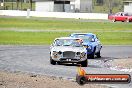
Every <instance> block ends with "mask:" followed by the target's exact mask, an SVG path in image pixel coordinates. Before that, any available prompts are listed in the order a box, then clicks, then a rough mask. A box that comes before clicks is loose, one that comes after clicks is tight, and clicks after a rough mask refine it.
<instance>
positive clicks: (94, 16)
mask: <svg viewBox="0 0 132 88" xmlns="http://www.w3.org/2000/svg"><path fill="white" fill-rule="evenodd" d="M0 15H7V16H27V11H18V10H0ZM29 15H30V16H34V17H55V18H75V19H108V14H105V13H104V14H103V13H66V12H38V11H30V13H29Z"/></svg>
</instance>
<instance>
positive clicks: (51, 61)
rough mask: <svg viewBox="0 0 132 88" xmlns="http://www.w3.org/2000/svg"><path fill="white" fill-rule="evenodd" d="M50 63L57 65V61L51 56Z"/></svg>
mask: <svg viewBox="0 0 132 88" xmlns="http://www.w3.org/2000/svg"><path fill="white" fill-rule="evenodd" d="M50 64H52V65H55V64H56V61H54V60H53V59H52V58H51V57H50Z"/></svg>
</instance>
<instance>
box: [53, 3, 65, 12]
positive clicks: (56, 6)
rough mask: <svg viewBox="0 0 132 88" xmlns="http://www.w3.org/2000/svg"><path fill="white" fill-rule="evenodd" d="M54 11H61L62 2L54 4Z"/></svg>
mask: <svg viewBox="0 0 132 88" xmlns="http://www.w3.org/2000/svg"><path fill="white" fill-rule="evenodd" d="M54 12H63V4H54Z"/></svg>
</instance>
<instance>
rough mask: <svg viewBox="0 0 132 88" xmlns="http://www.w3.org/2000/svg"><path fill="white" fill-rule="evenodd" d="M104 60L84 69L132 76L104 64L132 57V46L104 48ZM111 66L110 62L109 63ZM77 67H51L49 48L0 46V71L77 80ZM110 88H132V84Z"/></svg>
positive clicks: (93, 62)
mask: <svg viewBox="0 0 132 88" xmlns="http://www.w3.org/2000/svg"><path fill="white" fill-rule="evenodd" d="M101 55H102V58H96V59H90V60H89V62H88V64H89V65H88V67H85V68H84V69H85V70H86V71H87V73H93V74H96V73H98V74H100V73H102V74H122V73H127V74H132V73H131V72H123V71H117V70H111V69H109V68H108V67H107V66H108V65H106V64H105V63H104V62H105V61H109V60H113V59H120V58H128V57H132V46H103V49H102V51H101ZM109 64H110V62H109ZM77 67H78V66H77V65H51V64H50V63H49V46H31V45H30V46H10V45H9V46H8V45H0V70H6V71H11V72H28V73H34V74H42V75H50V76H57V77H64V78H73V79H74V78H75V76H76V72H77ZM108 85H110V84H108ZM110 86H115V87H120V88H129V87H130V88H131V87H132V83H130V84H124V85H121V84H119V85H114V84H111V85H110Z"/></svg>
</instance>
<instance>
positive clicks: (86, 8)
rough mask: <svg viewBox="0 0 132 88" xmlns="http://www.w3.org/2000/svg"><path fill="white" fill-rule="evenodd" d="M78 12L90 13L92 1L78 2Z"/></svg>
mask: <svg viewBox="0 0 132 88" xmlns="http://www.w3.org/2000/svg"><path fill="white" fill-rule="evenodd" d="M80 12H92V0H80Z"/></svg>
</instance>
